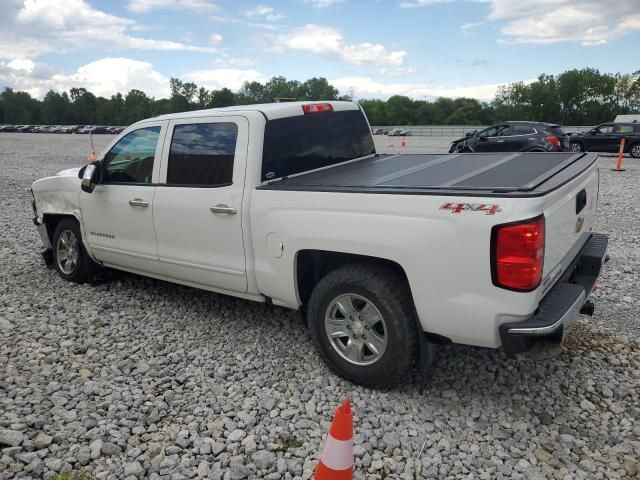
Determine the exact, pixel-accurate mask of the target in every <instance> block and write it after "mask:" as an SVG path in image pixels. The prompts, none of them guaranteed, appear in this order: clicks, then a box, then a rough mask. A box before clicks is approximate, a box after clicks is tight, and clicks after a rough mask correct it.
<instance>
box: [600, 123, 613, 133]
mask: <svg viewBox="0 0 640 480" xmlns="http://www.w3.org/2000/svg"><path fill="white" fill-rule="evenodd" d="M612 131H613V125H602V126H601V127H598V128H597V129H596V133H598V134H600V135H608V134H610V133H611V132H612Z"/></svg>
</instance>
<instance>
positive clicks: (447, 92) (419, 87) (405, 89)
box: [329, 77, 502, 100]
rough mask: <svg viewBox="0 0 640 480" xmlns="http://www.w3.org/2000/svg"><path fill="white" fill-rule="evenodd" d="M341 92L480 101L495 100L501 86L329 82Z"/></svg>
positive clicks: (360, 80)
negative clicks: (468, 98)
mask: <svg viewBox="0 0 640 480" xmlns="http://www.w3.org/2000/svg"><path fill="white" fill-rule="evenodd" d="M329 82H330V83H331V84H332V85H334V86H335V87H336V88H337V89H338V90H340V91H341V92H347V91H350V90H353V92H354V93H355V95H356V97H359V98H365V97H368V98H370V97H377V98H387V97H390V96H393V95H406V96H408V97H412V98H416V99H424V97H470V98H477V99H479V100H491V99H493V97H494V95H495V93H496V91H497V89H498V87H499V86H500V85H502V83H500V84H485V85H473V86H465V87H442V86H437V85H431V84H428V83H386V82H379V81H377V80H374V79H372V78H371V77H342V78H334V79H331V80H329Z"/></svg>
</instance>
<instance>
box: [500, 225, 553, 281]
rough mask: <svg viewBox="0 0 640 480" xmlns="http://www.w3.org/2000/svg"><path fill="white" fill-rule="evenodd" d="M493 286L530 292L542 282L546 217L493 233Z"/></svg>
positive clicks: (505, 226)
mask: <svg viewBox="0 0 640 480" xmlns="http://www.w3.org/2000/svg"><path fill="white" fill-rule="evenodd" d="M492 248H493V252H492V255H491V257H492V260H493V265H492V273H493V275H492V276H493V283H494V285H496V286H498V287H502V288H506V289H509V290H516V291H520V292H529V291H531V290H535V289H536V288H538V286H539V285H540V281H541V280H542V267H543V266H544V217H537V218H534V219H532V220H528V221H525V222H519V223H516V224H506V225H498V226H496V227H494V229H493V233H492Z"/></svg>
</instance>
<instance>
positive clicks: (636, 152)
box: [629, 143, 640, 158]
mask: <svg viewBox="0 0 640 480" xmlns="http://www.w3.org/2000/svg"><path fill="white" fill-rule="evenodd" d="M629 153H630V154H631V156H632V157H633V158H640V143H636V144H634V145H631V148H630V149H629Z"/></svg>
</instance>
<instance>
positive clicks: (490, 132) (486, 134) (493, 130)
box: [479, 127, 500, 137]
mask: <svg viewBox="0 0 640 480" xmlns="http://www.w3.org/2000/svg"><path fill="white" fill-rule="evenodd" d="M499 128H500V127H490V128H487V129H486V130H483V131H482V132H480V135H479V136H480V137H495V136H496V133H497V132H498V129H499Z"/></svg>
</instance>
